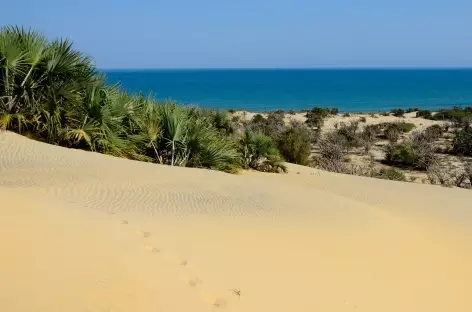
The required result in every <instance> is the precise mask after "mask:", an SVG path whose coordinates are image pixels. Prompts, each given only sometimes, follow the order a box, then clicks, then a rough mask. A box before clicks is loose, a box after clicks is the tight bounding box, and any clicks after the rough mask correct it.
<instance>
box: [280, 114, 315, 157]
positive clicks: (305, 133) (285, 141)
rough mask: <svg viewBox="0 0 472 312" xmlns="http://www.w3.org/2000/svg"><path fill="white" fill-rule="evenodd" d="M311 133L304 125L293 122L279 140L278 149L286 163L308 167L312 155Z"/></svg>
mask: <svg viewBox="0 0 472 312" xmlns="http://www.w3.org/2000/svg"><path fill="white" fill-rule="evenodd" d="M311 141H312V137H311V131H310V129H308V128H307V127H306V126H305V125H304V124H303V123H299V122H292V123H291V125H290V126H289V127H288V128H287V129H286V130H285V131H284V132H283V133H282V135H281V136H280V138H279V140H278V144H277V146H278V148H279V151H280V153H281V154H282V156H283V157H284V158H285V160H286V161H288V162H291V163H295V164H299V165H307V164H308V163H309V157H310V154H311Z"/></svg>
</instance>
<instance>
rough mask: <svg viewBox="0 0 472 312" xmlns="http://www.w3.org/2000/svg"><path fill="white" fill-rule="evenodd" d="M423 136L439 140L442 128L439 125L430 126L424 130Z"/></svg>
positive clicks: (442, 131) (442, 132)
mask: <svg viewBox="0 0 472 312" xmlns="http://www.w3.org/2000/svg"><path fill="white" fill-rule="evenodd" d="M424 131H425V134H426V135H428V136H430V137H431V138H432V139H433V140H437V139H439V138H440V137H441V136H442V135H443V134H444V128H443V127H441V126H440V125H432V126H429V127H428V128H426V129H425V130H424Z"/></svg>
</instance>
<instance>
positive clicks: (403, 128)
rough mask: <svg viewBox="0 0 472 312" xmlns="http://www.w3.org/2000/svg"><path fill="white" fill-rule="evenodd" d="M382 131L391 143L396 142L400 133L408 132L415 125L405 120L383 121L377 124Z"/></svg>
mask: <svg viewBox="0 0 472 312" xmlns="http://www.w3.org/2000/svg"><path fill="white" fill-rule="evenodd" d="M379 127H380V128H381V129H383V131H384V137H385V138H386V139H387V140H388V141H389V142H391V143H396V142H397V141H398V139H399V138H400V136H401V134H402V133H406V132H410V131H411V130H413V129H414V128H415V125H414V124H412V123H407V122H385V123H382V124H380V125H379Z"/></svg>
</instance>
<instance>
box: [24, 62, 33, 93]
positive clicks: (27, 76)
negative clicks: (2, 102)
mask: <svg viewBox="0 0 472 312" xmlns="http://www.w3.org/2000/svg"><path fill="white" fill-rule="evenodd" d="M33 68H34V66H33V65H31V68H30V70H29V71H28V74H26V77H25V79H23V82H22V83H21V87H22V88H23V87H24V86H25V84H26V80H28V78H29V76H30V75H31V73H32V72H33Z"/></svg>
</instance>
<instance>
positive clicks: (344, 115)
mask: <svg viewBox="0 0 472 312" xmlns="http://www.w3.org/2000/svg"><path fill="white" fill-rule="evenodd" d="M343 117H351V114H350V113H344V114H343Z"/></svg>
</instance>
